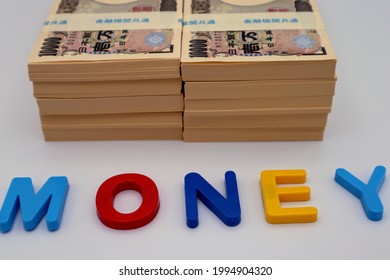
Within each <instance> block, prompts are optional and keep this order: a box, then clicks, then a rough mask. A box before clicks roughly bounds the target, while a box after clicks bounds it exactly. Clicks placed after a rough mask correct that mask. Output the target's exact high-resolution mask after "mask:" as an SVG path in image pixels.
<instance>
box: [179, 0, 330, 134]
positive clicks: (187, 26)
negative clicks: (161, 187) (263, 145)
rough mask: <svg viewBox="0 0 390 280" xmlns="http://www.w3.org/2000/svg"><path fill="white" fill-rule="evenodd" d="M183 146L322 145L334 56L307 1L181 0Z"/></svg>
mask: <svg viewBox="0 0 390 280" xmlns="http://www.w3.org/2000/svg"><path fill="white" fill-rule="evenodd" d="M181 61H182V79H183V81H184V93H185V110H184V140H185V141H300V140H302V141H303V140H321V139H323V135H324V130H325V126H326V123H327V118H328V114H329V113H330V111H331V107H332V99H333V95H334V92H335V83H336V78H335V67H336V57H335V54H334V52H333V49H332V46H331V44H330V42H329V39H328V36H327V34H326V31H325V28H324V25H323V23H322V20H321V17H320V14H319V11H318V6H317V4H316V2H315V1H314V0H185V1H184V19H183V42H182V57H181Z"/></svg>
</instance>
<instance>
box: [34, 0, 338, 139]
mask: <svg viewBox="0 0 390 280" xmlns="http://www.w3.org/2000/svg"><path fill="white" fill-rule="evenodd" d="M110 1H112V0H101V1H100V0H99V1H97V2H107V3H109V2H110ZM259 1H260V0H259ZM114 2H115V1H114ZM119 2H121V4H116V5H111V4H108V5H100V4H97V3H96V2H95V1H94V3H93V5H92V1H90V0H55V2H54V4H53V7H52V9H51V12H50V15H49V17H48V19H47V20H46V22H45V25H44V28H43V30H42V33H41V34H40V36H39V38H38V40H37V43H36V45H35V47H34V50H33V52H32V55H31V57H30V59H29V63H28V68H29V76H30V79H31V81H32V82H33V90H34V96H35V98H36V100H37V104H38V107H39V112H40V117H41V124H42V130H43V133H44V136H45V140H47V141H81V140H184V141H187V142H228V141H317V140H322V139H323V137H324V132H325V128H326V124H327V120H328V115H329V113H330V112H331V109H332V101H333V96H334V94H335V85H336V76H335V67H336V56H335V54H334V51H333V48H332V46H331V43H330V41H329V38H328V35H327V33H326V30H325V27H324V25H323V23H322V19H321V16H320V14H319V11H318V6H317V3H316V2H315V1H314V0H274V1H271V0H270V1H266V0H264V1H260V2H264V3H266V4H262V5H256V4H253V3H254V2H256V1H255V0H245V1H238V2H239V3H240V5H238V4H235V5H233V4H231V3H235V2H234V0H185V1H184V3H183V1H176V0H144V1H142V0H139V1H130V2H129V3H123V2H125V1H119ZM183 4H184V5H183ZM92 6H93V7H92ZM183 8H184V15H183ZM129 12H131V13H129ZM183 93H184V96H183Z"/></svg>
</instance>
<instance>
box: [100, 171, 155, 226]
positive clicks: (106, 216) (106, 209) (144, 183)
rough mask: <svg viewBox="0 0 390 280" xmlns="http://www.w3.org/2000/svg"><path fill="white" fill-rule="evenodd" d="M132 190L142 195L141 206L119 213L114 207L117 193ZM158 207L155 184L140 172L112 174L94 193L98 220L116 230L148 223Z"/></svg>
mask: <svg viewBox="0 0 390 280" xmlns="http://www.w3.org/2000/svg"><path fill="white" fill-rule="evenodd" d="M125 190H134V191H137V192H139V193H140V195H141V197H142V203H141V206H140V207H139V208H138V209H137V210H135V211H134V212H132V213H126V214H125V213H120V212H118V211H117V210H116V209H115V208H114V199H115V196H116V195H117V194H119V193H120V192H122V191H125ZM159 208H160V199H159V196H158V189H157V186H156V184H155V183H154V182H153V181H152V180H151V179H150V178H149V177H147V176H145V175H142V174H120V175H116V176H113V177H111V178H109V179H107V180H106V181H104V182H103V184H102V185H101V186H100V187H99V189H98V191H97V194H96V209H97V215H98V217H99V219H100V221H101V222H102V223H103V224H104V225H106V226H107V227H109V228H112V229H118V230H127V229H136V228H140V227H143V226H145V225H147V224H148V223H150V222H151V221H152V220H153V219H154V218H155V217H156V215H157V213H158V210H159Z"/></svg>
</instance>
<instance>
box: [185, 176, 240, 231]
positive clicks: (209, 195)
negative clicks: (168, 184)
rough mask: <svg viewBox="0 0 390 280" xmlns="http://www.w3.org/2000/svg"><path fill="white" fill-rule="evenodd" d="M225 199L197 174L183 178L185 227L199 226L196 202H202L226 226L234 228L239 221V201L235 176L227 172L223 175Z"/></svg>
mask: <svg viewBox="0 0 390 280" xmlns="http://www.w3.org/2000/svg"><path fill="white" fill-rule="evenodd" d="M225 181H226V183H225V185H226V198H225V197H223V196H222V195H221V194H220V193H219V192H218V191H217V190H216V189H215V188H214V187H213V186H211V185H210V184H209V183H208V182H207V181H206V180H205V179H204V178H203V177H202V176H200V175H199V174H197V173H189V174H187V175H186V177H185V182H184V187H185V201H186V215H187V226H188V227H190V228H196V227H197V226H198V224H199V219H198V201H197V199H198V198H199V200H200V201H202V202H203V204H204V205H206V206H207V208H209V209H210V210H211V211H212V212H213V213H214V214H215V215H217V217H218V218H220V219H221V220H222V222H224V223H225V224H226V225H227V226H231V227H232V226H236V225H238V224H239V223H240V221H241V208H240V200H239V197H238V189H237V180H236V174H235V173H234V172H233V171H228V172H226V174H225Z"/></svg>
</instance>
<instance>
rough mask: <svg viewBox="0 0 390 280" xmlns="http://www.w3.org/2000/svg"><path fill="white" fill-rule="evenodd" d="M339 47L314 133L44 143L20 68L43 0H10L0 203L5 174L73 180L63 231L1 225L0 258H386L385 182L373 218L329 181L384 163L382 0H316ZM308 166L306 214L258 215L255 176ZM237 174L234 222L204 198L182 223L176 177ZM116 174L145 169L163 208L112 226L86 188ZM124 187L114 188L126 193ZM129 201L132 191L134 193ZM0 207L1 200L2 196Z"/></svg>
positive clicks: (387, 40)
mask: <svg viewBox="0 0 390 280" xmlns="http://www.w3.org/2000/svg"><path fill="white" fill-rule="evenodd" d="M318 4H319V6H320V9H321V13H322V16H323V19H324V22H325V25H326V27H327V30H328V33H329V35H330V38H331V40H332V42H333V45H334V48H335V50H336V54H337V57H338V65H337V75H338V79H339V81H338V83H337V92H336V96H335V98H334V106H333V112H332V113H331V115H330V118H329V121H328V126H327V129H326V134H325V140H324V141H323V142H297V143H203V144H202V143H182V142H159V141H158V142H144V141H139V142H70V143H61V142H60V143H46V142H44V141H43V137H42V133H41V129H40V121H39V116H38V109H37V106H36V103H35V100H34V98H33V96H32V86H31V83H30V82H29V80H28V75H27V58H28V56H29V54H30V51H31V49H32V46H33V44H34V42H35V39H36V37H37V35H38V33H39V31H40V29H41V27H42V23H43V21H44V20H45V18H46V16H47V13H48V10H49V8H50V5H51V0H40V1H25V0H23V1H21V0H14V1H7V2H6V3H3V4H2V11H1V16H0V26H1V38H2V39H1V42H0V46H1V51H0V56H1V57H0V61H1V65H0V94H1V102H0V133H1V134H0V164H1V165H0V167H1V168H0V203H2V201H3V198H4V196H5V194H6V192H7V189H8V187H9V184H10V182H11V180H12V178H14V177H32V178H33V181H34V185H35V187H36V188H39V187H40V186H42V185H43V184H44V183H45V181H46V180H47V178H48V177H50V176H57V175H64V176H67V177H68V179H69V182H70V190H69V194H68V199H67V204H66V207H65V211H64V215H63V220H62V224H61V228H60V230H58V231H57V232H54V233H50V232H48V231H47V229H46V224H45V222H42V223H41V224H40V225H39V226H38V228H37V229H36V230H34V231H32V232H25V231H24V230H23V228H22V223H21V220H20V216H19V217H18V218H17V219H16V221H15V224H14V228H13V229H12V231H11V232H9V233H7V234H0V248H1V249H0V258H1V259H389V258H390V242H389V234H390V212H389V211H390V210H389V209H390V180H389V179H387V180H386V181H385V184H384V186H383V188H382V190H381V192H380V196H381V199H382V202H383V204H384V206H385V213H384V218H383V220H382V221H380V222H371V221H369V220H368V219H367V218H366V217H365V215H364V212H363V209H362V207H361V205H360V202H359V201H358V200H357V199H356V198H355V197H353V196H352V195H351V194H350V193H348V192H347V191H345V190H344V189H342V188H341V187H340V186H338V185H337V184H336V183H335V182H334V179H333V178H334V173H335V170H336V169H337V168H339V167H343V168H346V169H348V170H349V171H351V172H352V173H353V174H355V175H356V176H357V177H359V178H360V179H361V180H363V181H367V180H368V179H369V176H370V175H371V172H372V170H373V169H374V167H375V166H376V165H379V164H381V165H384V166H386V167H387V168H390V152H389V145H390V125H389V119H390V118H389V117H390V113H389V110H388V108H389V105H390V95H389V93H390V92H389V89H390V49H389V46H390V36H389V33H388V26H389V20H388V12H389V10H390V4H389V1H387V0H376V1H360V0H359V1H356V0H343V1H336V0H318ZM264 169H306V171H307V173H308V180H307V185H309V186H310V187H311V189H312V199H311V201H310V202H308V203H306V204H307V205H312V206H316V207H317V208H318V209H319V220H318V222H316V223H314V224H298V225H296V224H293V225H270V224H267V223H266V221H265V219H264V213H263V206H262V201H261V194H260V187H259V174H260V172H261V170H264ZM227 170H233V171H235V172H236V175H237V179H238V185H239V192H240V199H241V208H242V222H241V224H240V225H239V226H237V227H235V228H228V227H226V226H225V225H224V224H222V222H220V221H219V220H218V219H217V218H216V217H215V216H214V215H213V214H212V213H211V212H209V211H208V210H207V209H205V207H203V206H201V207H200V225H199V227H198V228H197V229H189V228H187V227H186V224H185V210H184V207H185V205H184V192H183V185H184V184H183V181H184V176H185V175H186V174H187V173H189V172H193V171H195V172H199V173H200V174H202V175H203V176H204V177H205V178H206V179H207V180H208V181H209V182H210V183H212V184H213V185H214V186H215V187H218V188H220V190H223V186H224V173H225V172H226V171H227ZM120 173H142V174H145V175H147V176H149V177H150V178H152V179H153V180H154V181H155V183H156V184H157V186H158V187H159V191H160V200H161V208H160V212H159V214H158V215H157V217H156V219H155V220H154V221H153V222H152V223H151V224H149V225H148V226H146V227H144V228H141V229H138V230H133V231H115V230H111V229H109V228H107V227H105V226H104V225H102V224H101V223H100V221H99V220H98V218H97V216H96V213H95V202H94V200H95V193H96V191H97V189H98V187H99V186H100V184H101V183H102V182H103V181H104V180H106V179H108V178H109V177H111V176H113V175H117V174H120ZM123 198H124V197H122V200H123ZM132 200H133V201H136V198H132ZM0 205H1V204H0Z"/></svg>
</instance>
